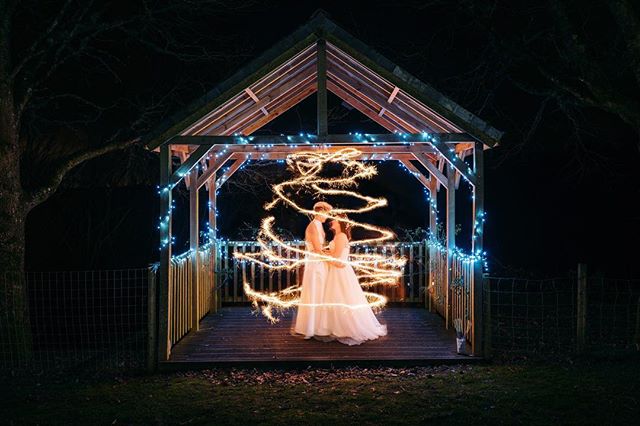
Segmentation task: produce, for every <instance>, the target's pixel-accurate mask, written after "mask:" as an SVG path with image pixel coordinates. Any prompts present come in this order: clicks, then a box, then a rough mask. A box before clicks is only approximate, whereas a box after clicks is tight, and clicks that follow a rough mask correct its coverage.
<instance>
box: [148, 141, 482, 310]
mask: <svg viewBox="0 0 640 426" xmlns="http://www.w3.org/2000/svg"><path fill="white" fill-rule="evenodd" d="M394 133H395V134H397V135H399V136H400V137H401V138H402V139H403V140H402V141H400V142H395V143H396V144H398V143H399V144H403V145H414V143H413V142H412V141H419V139H418V140H417V139H415V137H414V136H415V135H409V134H407V133H402V132H397V131H396V132H394ZM349 134H350V135H355V136H356V138H357V139H358V141H359V143H362V144H363V145H367V146H385V145H387V144H386V143H384V142H379V141H376V139H375V137H373V136H372V135H369V134H367V133H360V132H355V133H349ZM234 136H235V137H236V139H237V140H236V141H235V143H237V144H250V143H253V140H254V137H253V136H242V135H240V134H236V135H234ZM281 136H284V135H281ZM409 136H411V140H412V141H409V140H407V139H409ZM420 137H421V139H422V141H423V142H429V143H430V144H432V145H433V146H434V147H436V149H437V150H438V151H439V152H440V153H439V154H438V155H439V157H440V158H441V159H443V160H447V161H450V162H451V163H452V164H453V165H454V166H455V167H456V168H457V169H459V170H461V169H466V170H465V171H466V173H465V174H461V177H462V178H463V179H464V181H465V182H467V184H469V186H470V187H471V186H472V185H471V182H470V181H469V180H468V179H467V176H470V177H473V176H474V171H473V170H472V168H471V167H470V166H469V165H468V164H467V163H466V162H465V161H464V160H463V159H461V158H460V157H459V156H458V155H456V153H455V149H454V148H452V147H447V148H445V151H448V152H447V154H446V155H445V151H443V150H442V142H441V141H439V140H438V138H437V137H436V135H435V134H430V133H427V132H423V133H421V134H420ZM286 139H287V141H288V142H291V143H288V144H287V147H289V148H296V147H298V146H300V145H301V144H302V145H304V146H305V147H307V148H310V149H326V148H330V147H331V145H327V144H318V143H313V142H311V141H312V140H317V136H316V135H313V134H309V133H300V134H299V137H298V136H286ZM392 144H393V143H392ZM254 146H255V147H256V148H257V149H258V150H267V151H268V150H269V148H272V147H273V146H274V144H258V145H256V144H254ZM229 148H230V145H225V146H224V148H223V149H222V150H219V151H217V152H216V153H215V154H210V155H209V156H207V159H208V160H210V159H211V157H215V158H218V157H219V156H221V155H224V154H226V153H227V152H228V151H229ZM359 155H360V151H358V150H356V149H345V150H342V151H338V152H335V153H332V154H327V153H314V152H305V153H298V154H293V155H290V156H289V157H287V160H286V161H287V163H288V164H290V163H292V162H293V163H296V162H298V164H299V165H301V166H302V167H303V169H304V167H310V169H309V170H299V171H300V172H304V173H306V175H304V174H303V176H301V177H304V176H306V180H305V179H302V180H300V181H298V182H297V183H298V184H299V183H305V184H308V185H309V186H310V189H313V190H315V191H316V192H317V194H319V195H323V196H336V195H347V196H354V197H356V198H358V199H360V200H362V201H363V202H365V205H364V206H363V207H361V208H359V209H335V210H334V211H332V212H331V214H327V215H326V216H327V217H329V218H331V219H336V220H339V221H341V222H346V223H349V224H351V226H355V227H362V228H363V229H367V230H369V231H374V232H375V233H378V234H379V237H377V238H370V239H365V240H361V241H352V243H351V244H353V245H355V244H358V245H360V244H379V243H380V242H384V241H388V240H390V239H392V238H394V235H393V233H391V232H390V231H388V230H385V229H383V228H379V227H375V226H373V225H369V224H364V223H359V222H355V221H353V220H351V219H347V220H343V219H341V218H337V217H335V216H336V215H337V214H339V213H361V212H364V211H369V210H373V209H375V208H379V207H383V206H385V205H386V200H385V199H383V198H372V197H366V196H363V195H361V194H359V193H357V192H355V191H347V190H344V189H342V188H345V187H348V186H350V185H354V184H355V179H362V178H364V179H366V178H370V177H371V176H373V175H375V174H376V173H377V171H376V169H375V167H373V166H368V165H365V164H364V163H362V162H359V161H355V158H357V156H359ZM249 157H251V155H249ZM256 157H258V158H255V159H254V160H253V161H256V160H266V159H269V158H268V153H265V152H262V153H257V154H256ZM375 157H376V158H374V155H372V156H371V158H370V160H375V161H387V160H394V161H395V159H394V158H393V156H392V155H391V154H388V153H387V154H385V155H383V156H380V155H379V154H378V155H376V156H375ZM445 157H446V158H445ZM248 161H252V160H248ZM278 162H284V160H278ZM326 162H338V163H342V164H343V165H345V166H348V167H345V170H349V167H351V168H352V169H351V172H353V175H352V177H351V178H348V177H347V178H345V177H341V178H337V179H319V180H317V182H315V186H313V183H314V182H312V181H313V180H314V179H313V178H315V177H317V173H315V174H314V172H313V171H314V170H316V168H317V167H318V166H320V168H321V165H322V164H324V163H326ZM399 164H400V165H401V166H402V167H404V169H405V170H407V171H409V172H410V173H412V174H414V175H416V172H415V171H411V170H409V169H407V168H406V167H405V166H404V165H403V164H402V163H399ZM198 167H199V165H197V166H196V167H194V168H193V169H192V170H191V171H189V172H184V173H180V176H179V177H184V176H185V175H186V174H191V175H192V178H193V177H194V175H195V176H197V171H196V170H197V168H198ZM242 168H244V165H243V166H242V167H241V169H242ZM227 171H228V168H225V169H223V178H222V179H221V180H222V181H224V180H226V179H225V177H226V176H225V173H226V172H227ZM192 172H195V173H192ZM465 175H466V176H465ZM218 182H220V181H218ZM176 185H177V182H175V183H172V184H169V185H167V186H164V187H160V186H158V187H157V189H158V194H160V195H162V194H163V193H167V192H170V191H171V190H173V188H174V187H175V186H176ZM278 185H279V190H280V194H279V195H284V194H285V191H286V189H287V188H293V187H295V185H294V184H293V183H292V181H288V182H283V183H281V184H278ZM278 185H276V186H278ZM215 186H216V188H215V190H216V193H217V192H218V189H219V185H215ZM274 189H275V187H274ZM423 191H424V194H425V197H426V200H427V202H428V203H429V208H430V209H431V211H432V213H433V214H434V215H435V218H436V222H438V216H437V208H436V204H437V203H436V202H435V198H436V197H435V195H432V194H430V193H429V191H427V190H426V189H424V188H423ZM471 194H472V195H471V199H472V200H474V199H475V196H474V195H473V189H472V191H471ZM278 202H283V203H285V204H288V205H289V206H291V207H293V208H294V209H296V210H298V211H299V212H301V213H306V214H315V212H313V211H310V210H307V209H304V208H301V207H300V206H298V205H297V204H296V203H295V202H293V201H292V200H291V199H290V198H288V197H286V196H285V197H282V198H280V197H278V198H277V199H274V201H273V203H274V204H273V206H275V204H277V203H278ZM273 206H271V208H273ZM209 207H211V206H209ZM174 209H175V201H174V200H172V202H171V205H170V210H174ZM170 214H171V211H170V212H169V214H168V215H165V216H164V217H162V216H161V217H159V224H158V229H164V228H166V227H168V226H170ZM215 216H216V217H217V216H218V212H217V209H216V211H215ZM485 217H486V212H484V211H479V212H477V216H476V220H475V222H474V226H473V231H472V240H473V241H475V240H476V239H477V238H478V236H479V235H480V234H481V233H482V226H481V225H482V224H484V222H485ZM271 223H272V221H271V222H268V221H263V227H264V226H266V227H267V228H266V229H267V230H269V231H270V233H264V232H263V231H265V229H263V228H262V227H261V233H262V234H263V235H262V238H259V239H258V243H259V244H261V243H267V241H268V240H269V236H270V235H271V236H276V235H275V233H273V231H272V230H271ZM208 227H209V230H210V233H209V235H210V237H209V241H208V243H207V244H206V245H203V246H202V247H201V248H200V249H201V250H205V247H208V246H209V245H213V244H216V245H217V246H218V247H220V244H219V243H222V242H225V241H226V240H224V239H214V238H212V236H213V235H215V234H213V229H212V228H211V227H210V226H209V225H208ZM265 237H266V238H265ZM278 241H279V243H280V245H282V246H283V247H284V246H286V247H289V246H288V245H287V243H285V242H283V241H282V240H280V239H278ZM169 244H171V245H173V244H175V237H173V236H171V238H170V239H163V240H161V241H160V249H162V248H164V247H166V246H167V245H169ZM426 244H427V246H429V247H431V248H433V249H435V250H438V251H443V252H446V251H447V248H446V246H444V245H443V244H442V243H441V242H440V241H438V239H437V238H435V236H434V235H433V234H432V235H431V236H429V238H428V240H427V242H426ZM400 245H401V244H400ZM261 247H262V246H261ZM292 251H293V252H295V250H292ZM265 252H267V253H271V254H275V252H274V251H273V250H271V251H269V249H267V250H265ZM298 253H299V254H305V255H306V254H307V252H306V251H305V250H299V251H298ZM191 254H192V253H191V250H188V251H187V252H185V253H182V254H180V255H176V256H172V262H182V261H185V260H186V259H188V258H189V256H190V255H191ZM253 254H254V255H255V254H258V253H253ZM247 255H249V254H247ZM247 257H250V256H247ZM309 257H311V258H313V260H333V261H336V259H333V258H330V259H327V256H323V255H317V254H312V255H310V256H309ZM451 257H452V258H453V259H456V260H459V261H461V262H463V263H466V262H470V263H475V262H478V261H481V262H482V264H483V267H484V271H485V272H486V271H488V264H487V259H486V252H484V251H480V250H475V252H474V253H470V254H468V253H465V252H464V251H463V250H461V249H460V248H458V247H453V248H452V249H451ZM351 258H352V259H353V260H351V261H349V264H351V265H352V266H353V267H354V270H357V274H358V276H359V278H360V279H361V280H362V281H361V285H363V287H367V286H371V285H375V284H394V283H397V278H398V276H400V275H401V272H399V271H398V270H397V269H398V268H400V269H401V259H399V258H396V257H393V256H391V257H388V256H381V255H375V254H367V255H355V254H352V255H351ZM255 259H256V260H257V257H256V258H255ZM266 259H267V262H265V265H267V264H268V265H270V266H269V267H270V268H287V269H293V268H295V267H297V266H299V263H295V262H286V260H285V261H284V262H283V259H279V258H278V257H273V258H270V257H268V256H267V258H266ZM245 260H249V261H255V260H252V259H241V261H245ZM296 261H302V262H304V261H305V260H300V259H298V260H296ZM371 265H374V266H373V267H371ZM375 265H377V267H376V266H375ZM367 267H368V268H369V269H367ZM376 268H378V269H379V270H378V269H376ZM394 268H395V269H394ZM377 274H379V275H377ZM398 274H399V275H398ZM291 289H292V292H293V293H295V291H298V290H295V287H292V288H291ZM294 290H295V291H294ZM373 294H375V293H367V297H368V298H369V300H370V303H369V305H370V306H372V305H373V306H384V303H382V302H379V301H378V299H376V298H375V297H374V296H372V295H373ZM372 299H374V300H373V301H372ZM385 303H386V302H385Z"/></svg>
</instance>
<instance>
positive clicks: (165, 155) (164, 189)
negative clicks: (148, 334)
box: [157, 144, 171, 361]
mask: <svg viewBox="0 0 640 426" xmlns="http://www.w3.org/2000/svg"><path fill="white" fill-rule="evenodd" d="M170 179H171V148H170V145H169V144H164V145H162V146H161V147H160V218H161V219H160V267H159V268H158V286H157V292H158V361H166V360H167V359H169V354H170V353H171V341H170V340H169V315H170V313H171V312H170V309H171V304H170V303H169V279H170V278H169V277H170V274H171V189H170V188H169V182H170Z"/></svg>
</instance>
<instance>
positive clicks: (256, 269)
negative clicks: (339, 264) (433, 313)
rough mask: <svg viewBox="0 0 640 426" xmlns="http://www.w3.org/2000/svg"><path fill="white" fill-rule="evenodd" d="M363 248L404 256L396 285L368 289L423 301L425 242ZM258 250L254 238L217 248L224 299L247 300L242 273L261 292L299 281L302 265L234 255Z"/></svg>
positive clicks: (394, 297) (356, 249)
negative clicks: (281, 265) (281, 266)
mask: <svg viewBox="0 0 640 426" xmlns="http://www.w3.org/2000/svg"><path fill="white" fill-rule="evenodd" d="M291 245H292V246H294V247H296V248H303V246H304V244H303V243H298V244H291ZM366 249H368V250H370V251H371V250H372V249H373V250H374V251H375V252H377V253H381V254H391V252H392V251H395V252H396V253H397V254H398V255H400V256H404V257H406V259H407V264H406V265H405V268H404V274H403V276H402V278H401V279H400V282H399V283H398V285H397V286H377V287H371V288H370V291H374V292H376V293H379V294H383V295H385V296H386V297H387V298H388V299H389V301H390V302H410V303H411V302H413V303H419V302H422V301H424V287H425V284H426V279H427V277H428V276H429V270H428V250H427V248H426V246H425V243H424V242H399V243H395V244H387V245H378V246H369V247H367V248H366ZM257 250H259V247H258V245H257V244H256V243H255V242H249V241H246V242H245V241H228V242H223V243H221V244H220V246H219V248H218V250H217V256H218V262H217V263H216V264H217V265H219V267H218V269H217V273H216V276H217V282H218V285H217V286H218V288H219V289H220V293H221V300H222V302H223V303H242V302H248V299H247V298H246V296H245V295H244V291H243V288H242V277H243V276H245V277H246V278H247V281H248V282H249V283H250V284H251V286H252V287H253V288H254V289H255V290H257V291H262V292H272V291H279V290H282V289H284V288H286V287H289V286H291V285H294V284H299V283H301V282H302V273H303V268H302V267H301V268H297V269H293V270H291V271H269V270H268V269H267V268H265V267H264V266H262V265H256V264H255V263H251V262H236V260H235V259H234V257H233V253H234V252H235V251H239V252H242V253H254V252H256V251H257ZM364 250H365V247H363V246H354V247H352V252H353V253H362V252H364ZM278 253H279V254H280V255H290V256H292V257H294V258H295V257H296V256H297V253H295V252H293V253H291V254H287V253H286V252H285V251H282V249H281V248H279V252H278Z"/></svg>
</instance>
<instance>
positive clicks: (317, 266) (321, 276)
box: [293, 219, 328, 339]
mask: <svg viewBox="0 0 640 426" xmlns="http://www.w3.org/2000/svg"><path fill="white" fill-rule="evenodd" d="M311 223H313V224H314V226H316V228H317V230H318V234H319V236H320V244H322V245H324V237H325V235H324V230H323V229H322V223H320V221H319V220H315V219H314V220H313V221H312V222H311ZM305 247H306V250H307V251H312V250H313V245H312V244H311V242H310V241H305ZM327 270H328V268H327V262H323V261H317V260H310V259H309V256H308V255H307V261H306V262H305V266H304V273H303V275H302V287H301V290H300V305H299V306H298V312H297V313H296V317H295V319H294V326H293V334H294V335H295V334H298V335H302V336H304V338H305V339H309V338H311V337H313V336H314V335H315V334H316V331H317V329H318V325H319V321H320V318H319V305H320V304H321V303H322V295H323V293H324V286H325V283H326V281H327V272H328V271H327Z"/></svg>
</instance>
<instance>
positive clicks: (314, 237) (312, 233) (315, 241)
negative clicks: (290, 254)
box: [307, 224, 323, 254]
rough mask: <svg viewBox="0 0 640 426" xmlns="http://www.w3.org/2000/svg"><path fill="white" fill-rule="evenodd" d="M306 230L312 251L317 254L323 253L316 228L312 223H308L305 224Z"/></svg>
mask: <svg viewBox="0 0 640 426" xmlns="http://www.w3.org/2000/svg"><path fill="white" fill-rule="evenodd" d="M307 232H309V241H311V246H312V247H313V252H314V253H318V254H323V253H322V243H321V242H320V234H319V233H318V228H316V227H315V226H314V225H312V224H309V225H308V226H307Z"/></svg>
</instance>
